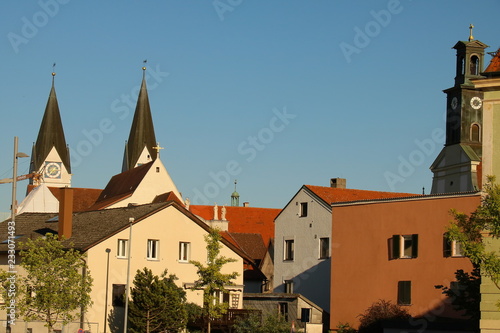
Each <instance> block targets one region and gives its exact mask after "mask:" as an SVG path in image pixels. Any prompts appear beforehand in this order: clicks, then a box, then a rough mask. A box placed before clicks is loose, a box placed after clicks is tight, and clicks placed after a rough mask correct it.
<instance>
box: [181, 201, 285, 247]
mask: <svg viewBox="0 0 500 333" xmlns="http://www.w3.org/2000/svg"><path fill="white" fill-rule="evenodd" d="M220 209H221V207H219V218H220ZM189 210H190V211H191V212H192V213H193V214H195V215H198V216H200V217H202V218H203V219H205V220H212V219H213V218H214V207H213V206H206V205H191V206H190V207H189ZM280 211H281V209H277V208H257V207H233V206H228V207H226V219H227V220H228V221H229V227H228V230H229V232H231V233H233V232H237V233H257V234H260V235H261V236H262V240H263V241H264V244H266V245H267V244H268V243H269V240H270V239H271V238H273V237H274V218H275V217H276V216H277V215H278V214H279V212H280Z"/></svg>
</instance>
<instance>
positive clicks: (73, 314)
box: [2, 233, 92, 332]
mask: <svg viewBox="0 0 500 333" xmlns="http://www.w3.org/2000/svg"><path fill="white" fill-rule="evenodd" d="M20 247H21V248H23V250H22V251H21V253H20V255H21V264H20V266H21V267H23V268H24V270H25V271H26V275H25V276H18V279H17V280H18V281H17V282H18V286H19V287H18V290H17V310H18V311H19V313H20V314H21V315H22V316H23V317H24V318H25V319H26V320H41V321H44V322H45V326H46V327H47V329H48V332H52V331H53V327H54V325H55V324H56V322H58V321H62V322H63V323H64V324H67V323H69V322H71V321H74V320H77V319H78V318H79V317H80V314H81V312H82V311H83V312H85V311H86V310H87V309H88V307H89V306H90V305H91V304H92V301H91V299H90V292H91V288H92V278H91V276H90V274H89V271H88V269H87V264H86V262H85V261H84V256H83V255H82V253H80V252H79V251H77V250H75V249H72V245H70V249H65V248H64V247H63V245H62V242H61V241H60V240H59V238H58V236H57V235H53V234H50V233H48V234H46V235H45V237H39V238H36V239H34V240H33V239H28V240H27V241H26V242H23V243H20ZM5 273H6V272H3V274H2V276H5Z"/></svg>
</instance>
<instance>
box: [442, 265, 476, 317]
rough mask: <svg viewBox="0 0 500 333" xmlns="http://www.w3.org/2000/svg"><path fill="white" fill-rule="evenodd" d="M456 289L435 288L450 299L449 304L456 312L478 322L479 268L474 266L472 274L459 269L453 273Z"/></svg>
mask: <svg viewBox="0 0 500 333" xmlns="http://www.w3.org/2000/svg"><path fill="white" fill-rule="evenodd" d="M455 278H456V281H457V287H455V288H454V287H451V286H450V287H447V286H443V285H438V286H435V287H436V288H437V289H441V290H442V292H443V294H445V295H446V296H448V297H449V298H450V299H451V304H452V305H453V307H454V308H455V309H456V310H463V311H464V314H463V315H464V316H467V317H469V318H471V319H472V320H475V321H477V320H479V317H480V314H481V312H480V310H479V303H480V302H481V293H480V286H481V273H480V271H479V266H477V265H474V269H473V270H472V272H470V273H467V272H464V270H463V269H459V270H457V271H456V272H455Z"/></svg>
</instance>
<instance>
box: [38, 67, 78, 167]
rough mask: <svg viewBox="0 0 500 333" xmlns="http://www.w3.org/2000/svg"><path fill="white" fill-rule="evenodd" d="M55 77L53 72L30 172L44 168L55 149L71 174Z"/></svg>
mask: <svg viewBox="0 0 500 333" xmlns="http://www.w3.org/2000/svg"><path fill="white" fill-rule="evenodd" d="M55 75H56V73H54V72H53V73H52V88H51V89H50V93H49V99H48V101H47V106H46V107H45V113H44V115H43V119H42V124H41V125H40V131H39V132H38V137H37V139H36V143H35V144H34V145H33V151H32V155H31V165H30V172H39V171H40V170H41V169H42V168H44V166H45V165H44V164H45V163H46V162H47V158H48V157H49V154H50V153H51V152H52V151H53V149H55V153H57V155H59V159H60V162H62V164H63V165H64V167H65V168H66V171H67V173H69V174H71V164H70V155H69V150H68V147H67V145H66V139H65V137H64V130H63V125H62V121H61V114H60V112H59V104H58V102H57V96H56V90H55V88H54V77H55Z"/></svg>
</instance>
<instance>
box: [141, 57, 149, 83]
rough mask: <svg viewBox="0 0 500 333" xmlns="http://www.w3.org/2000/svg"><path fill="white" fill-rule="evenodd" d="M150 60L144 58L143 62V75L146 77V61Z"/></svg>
mask: <svg viewBox="0 0 500 333" xmlns="http://www.w3.org/2000/svg"><path fill="white" fill-rule="evenodd" d="M147 62H148V59H144V60H143V61H142V63H143V64H144V66H142V77H143V78H144V77H145V76H146V63H147Z"/></svg>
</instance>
